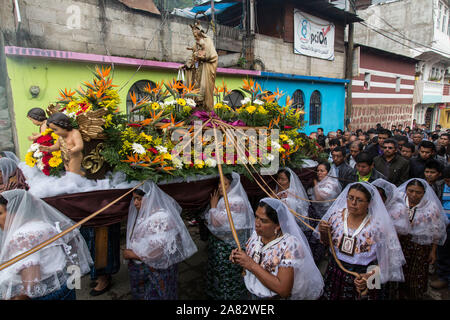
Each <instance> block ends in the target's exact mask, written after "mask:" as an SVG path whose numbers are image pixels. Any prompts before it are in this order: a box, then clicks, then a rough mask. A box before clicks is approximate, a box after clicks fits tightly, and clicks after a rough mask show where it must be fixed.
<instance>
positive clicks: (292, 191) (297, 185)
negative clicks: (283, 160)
mask: <svg viewBox="0 0 450 320" xmlns="http://www.w3.org/2000/svg"><path fill="white" fill-rule="evenodd" d="M276 180H277V186H276V189H275V190H276V191H275V192H276V194H277V196H278V198H280V200H281V201H282V202H283V203H284V204H286V206H287V207H288V208H289V209H292V210H294V211H295V212H297V213H299V214H301V215H302V216H308V209H309V202H308V201H307V200H308V195H307V194H306V191H305V188H304V187H303V184H302V182H301V181H300V179H299V178H298V176H297V174H296V173H295V172H294V171H292V170H291V169H290V168H287V167H286V168H282V169H280V170H278V172H277V176H276ZM297 223H298V224H299V226H300V228H302V230H306V227H305V225H304V224H303V223H302V222H301V221H298V222H297Z"/></svg>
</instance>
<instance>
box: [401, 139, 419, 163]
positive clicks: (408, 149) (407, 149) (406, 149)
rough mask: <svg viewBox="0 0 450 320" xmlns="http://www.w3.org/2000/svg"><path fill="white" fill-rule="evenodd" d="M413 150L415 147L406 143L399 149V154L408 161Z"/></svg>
mask: <svg viewBox="0 0 450 320" xmlns="http://www.w3.org/2000/svg"><path fill="white" fill-rule="evenodd" d="M415 150H416V147H415V146H414V145H413V144H412V143H410V142H408V143H405V144H404V145H403V146H402V148H401V149H400V154H401V155H402V157H403V158H405V159H406V160H410V159H411V158H412V157H413V155H414V151H415Z"/></svg>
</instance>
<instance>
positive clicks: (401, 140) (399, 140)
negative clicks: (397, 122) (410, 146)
mask: <svg viewBox="0 0 450 320" xmlns="http://www.w3.org/2000/svg"><path fill="white" fill-rule="evenodd" d="M393 139H395V141H397V144H398V148H397V151H398V152H401V150H402V146H403V145H404V144H406V143H408V142H409V141H408V138H407V137H405V136H401V135H396V136H394V137H393Z"/></svg>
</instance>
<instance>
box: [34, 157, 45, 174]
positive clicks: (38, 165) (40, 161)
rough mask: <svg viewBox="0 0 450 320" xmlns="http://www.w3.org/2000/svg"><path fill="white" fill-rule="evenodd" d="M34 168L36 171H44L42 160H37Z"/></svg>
mask: <svg viewBox="0 0 450 320" xmlns="http://www.w3.org/2000/svg"><path fill="white" fill-rule="evenodd" d="M36 166H37V167H38V169H39V170H41V171H42V170H44V167H45V166H44V163H43V162H42V159H39V160H38V161H37V162H36Z"/></svg>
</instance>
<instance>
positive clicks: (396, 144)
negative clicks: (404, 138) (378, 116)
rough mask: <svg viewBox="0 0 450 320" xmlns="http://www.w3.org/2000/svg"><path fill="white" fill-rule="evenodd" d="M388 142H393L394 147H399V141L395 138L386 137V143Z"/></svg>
mask: <svg viewBox="0 0 450 320" xmlns="http://www.w3.org/2000/svg"><path fill="white" fill-rule="evenodd" d="M386 143H388V144H389V143H390V144H393V145H394V147H395V149H397V148H398V143H397V141H396V140H395V139H386V140H384V144H386Z"/></svg>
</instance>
